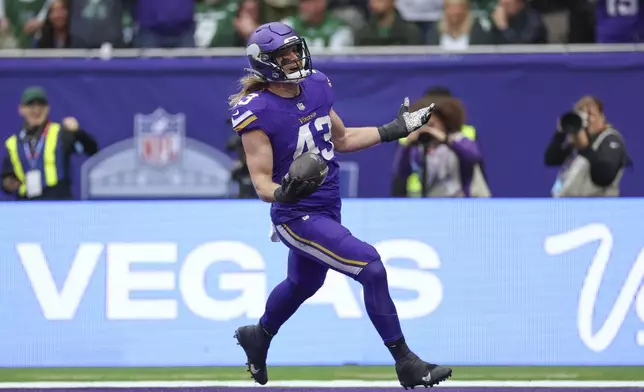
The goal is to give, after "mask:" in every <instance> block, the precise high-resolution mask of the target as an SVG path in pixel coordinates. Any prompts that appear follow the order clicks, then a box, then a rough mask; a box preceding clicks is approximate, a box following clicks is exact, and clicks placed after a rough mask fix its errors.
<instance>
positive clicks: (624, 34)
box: [595, 0, 644, 44]
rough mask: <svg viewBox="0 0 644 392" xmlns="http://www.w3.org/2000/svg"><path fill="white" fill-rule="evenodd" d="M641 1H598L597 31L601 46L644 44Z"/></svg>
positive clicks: (643, 12) (643, 11)
mask: <svg viewBox="0 0 644 392" xmlns="http://www.w3.org/2000/svg"><path fill="white" fill-rule="evenodd" d="M642 5H643V2H642V1H641V0H640V1H639V2H638V0H627V1H615V0H598V1H597V6H596V7H597V8H596V18H595V20H596V22H595V31H596V32H597V42H598V43H600V44H622V43H624V44H626V43H639V42H644V10H642Z"/></svg>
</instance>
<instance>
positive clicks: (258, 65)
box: [246, 22, 313, 83]
mask: <svg viewBox="0 0 644 392" xmlns="http://www.w3.org/2000/svg"><path fill="white" fill-rule="evenodd" d="M248 42H249V44H248V46H247V47H246V55H247V57H248V62H249V65H250V69H247V71H249V72H251V73H253V74H255V75H257V76H259V77H261V78H262V79H264V80H267V81H270V82H281V83H298V82H300V81H301V80H302V79H304V78H306V77H308V76H309V75H311V73H312V72H313V66H312V63H311V53H310V52H309V49H308V47H307V45H306V41H305V40H304V38H301V37H299V36H297V34H296V33H295V30H293V29H292V28H291V27H289V26H287V25H285V24H283V23H277V22H274V23H268V24H265V25H262V26H260V27H258V28H257V30H255V32H254V33H253V34H252V35H251V37H250V39H249V40H248ZM293 64H296V65H297V66H293Z"/></svg>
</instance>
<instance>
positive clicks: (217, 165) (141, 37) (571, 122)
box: [0, 0, 644, 199]
mask: <svg viewBox="0 0 644 392" xmlns="http://www.w3.org/2000/svg"><path fill="white" fill-rule="evenodd" d="M643 2H644V0H0V48H3V49H32V48H41V49H65V48H69V49H98V48H101V49H105V48H107V49H111V48H164V49H170V51H168V52H163V53H165V54H164V55H163V56H162V57H163V58H162V59H156V60H150V59H146V61H145V62H144V61H140V60H139V59H137V58H134V59H130V61H129V62H123V61H117V62H114V63H112V64H104V63H102V66H100V67H99V66H96V63H91V62H73V61H69V62H67V63H65V62H61V61H58V60H57V59H49V60H47V59H45V57H43V56H41V54H43V53H45V54H47V53H53V56H54V57H66V56H71V57H74V56H79V53H81V54H80V56H81V57H83V56H85V55H84V54H83V53H85V52H83V51H80V52H76V51H67V52H65V53H67V54H65V53H63V51H60V50H58V51H53V52H43V51H36V52H35V53H36V56H37V57H40V60H38V61H37V62H28V61H25V59H22V56H23V55H26V54H29V53H27V52H21V51H18V52H14V51H3V53H6V54H7V55H5V56H4V57H6V59H3V60H2V61H0V67H4V68H3V72H0V75H2V76H0V77H2V78H3V80H2V83H1V84H2V85H3V90H4V91H5V92H6V94H5V95H6V96H7V98H5V101H0V103H2V105H0V110H5V112H0V114H2V115H3V118H7V119H11V118H13V117H15V121H14V123H13V125H6V126H5V128H6V129H5V133H6V135H4V136H7V139H6V140H5V147H6V148H5V153H4V157H3V160H2V190H4V192H5V193H7V196H8V197H9V198H14V197H17V198H18V199H34V198H43V199H51V198H53V199H72V198H77V197H78V193H79V190H78V188H79V187H78V186H77V185H74V186H72V183H77V180H75V179H74V180H72V179H73V177H74V175H73V174H72V173H73V172H74V171H76V170H77V169H78V168H80V165H79V164H78V162H76V161H73V160H71V158H70V156H71V155H79V154H81V155H88V156H92V155H95V154H97V153H98V154H99V155H100V154H101V153H103V149H106V150H105V153H104V154H103V155H102V156H101V157H100V160H99V159H95V160H94V162H93V163H92V164H91V165H89V166H88V167H94V166H96V165H98V164H96V163H95V162H98V161H101V162H102V160H105V162H106V163H105V165H106V167H109V170H107V169H100V170H99V169H95V172H96V176H95V177H96V178H92V173H91V170H94V169H88V170H85V171H83V170H81V172H83V173H85V172H87V173H85V174H86V175H85V177H83V178H84V179H83V181H82V187H83V188H82V189H85V188H87V190H86V191H82V192H81V193H83V194H84V195H85V194H87V195H90V194H92V193H94V194H95V195H90V196H91V197H93V198H101V197H102V198H111V197H115V195H116V196H118V197H125V198H127V197H134V196H136V197H151V198H162V197H168V198H173V197H240V198H254V197H256V194H255V191H254V188H253V185H252V183H251V181H250V178H249V173H248V168H247V167H246V163H245V157H244V153H243V148H242V146H241V143H240V139H239V138H238V137H237V136H236V135H235V134H234V132H232V131H231V130H230V124H224V120H223V118H228V117H229V113H227V112H226V110H227V108H223V106H225V99H224V97H225V96H226V94H227V91H228V90H229V88H230V87H231V86H232V85H233V84H234V82H235V80H236V79H237V78H238V77H239V76H240V72H242V68H243V65H241V60H243V59H241V58H240V59H239V60H240V63H235V64H233V63H232V62H231V60H230V58H227V56H230V55H231V53H232V52H231V51H226V50H224V51H210V52H208V53H214V52H217V54H215V55H213V56H211V55H209V54H207V55H206V57H205V58H201V57H197V59H196V60H195V59H192V60H191V59H184V60H182V61H178V60H173V61H168V60H167V59H166V58H165V57H166V56H168V57H173V53H177V52H176V51H173V50H172V49H173V48H242V47H244V46H245V45H246V42H247V39H248V37H249V36H250V35H251V33H252V32H253V31H254V30H255V29H256V28H257V27H258V26H259V25H260V24H263V23H265V22H269V21H282V22H284V23H287V24H289V25H291V26H292V27H294V28H295V29H296V31H298V33H299V34H300V35H301V36H303V37H304V38H305V39H306V42H307V44H308V46H309V48H311V49H312V51H313V52H314V54H315V51H316V49H320V50H323V49H326V51H327V54H329V53H328V52H331V54H336V52H333V50H335V49H337V50H339V51H342V49H344V48H349V47H353V46H363V47H364V46H370V47H372V48H371V49H366V50H363V52H364V51H371V52H372V53H371V55H373V54H377V55H387V54H388V53H387V50H386V49H383V48H382V47H386V46H389V47H391V48H400V47H403V46H424V47H431V46H434V47H436V48H437V49H438V51H439V52H441V53H442V51H445V52H452V51H456V53H457V54H456V55H454V56H452V57H451V60H448V57H449V56H433V55H432V56H425V57H424V58H423V59H421V60H418V59H415V58H414V56H405V55H396V57H395V58H392V59H393V60H394V61H393V62H391V60H392V59H388V60H384V59H382V60H381V59H380V58H378V59H377V60H376V61H375V62H374V59H373V58H372V59H370V60H369V59H367V60H364V61H362V60H358V61H355V59H354V60H350V59H346V58H345V59H344V60H342V58H339V59H338V60H337V61H336V60H334V59H333V58H335V57H336V56H332V59H331V60H329V58H328V57H327V58H326V60H325V61H326V63H325V64H323V65H322V67H321V68H320V69H321V70H323V71H324V72H325V73H328V74H329V75H330V76H331V79H332V80H333V83H334V90H335V91H336V94H337V96H338V97H340V98H339V99H338V102H336V103H337V104H338V105H337V106H338V108H339V109H340V110H345V111H344V112H343V114H344V115H345V116H346V118H347V119H348V122H349V123H355V124H358V125H365V124H367V125H371V124H375V123H377V122H378V121H381V120H382V121H384V120H385V119H386V118H388V116H389V114H388V113H387V112H386V110H384V108H387V107H394V106H395V105H392V104H391V101H393V100H394V98H395V100H396V101H397V100H398V97H399V96H403V95H402V94H405V95H411V96H412V98H414V100H415V101H416V102H415V104H414V105H413V106H415V107H416V108H419V107H423V106H428V105H429V104H431V103H437V105H438V106H437V108H438V109H437V111H436V113H435V115H434V116H433V117H432V122H431V123H430V124H429V125H428V126H427V127H425V128H423V130H422V132H418V133H417V134H415V135H412V136H411V137H410V138H408V139H405V140H401V141H400V143H397V144H396V145H395V151H394V148H392V149H390V150H386V149H384V148H383V149H379V150H377V151H376V152H373V153H365V152H363V153H359V154H356V158H355V161H347V162H343V163H345V167H344V169H346V170H345V171H343V173H345V174H346V176H345V177H344V178H346V181H345V183H343V185H342V187H343V189H344V190H345V191H347V193H346V194H345V195H344V196H345V197H382V196H385V195H387V196H393V197H420V196H426V197H492V196H494V197H536V196H545V195H546V194H549V195H551V196H553V197H572V196H583V197H589V196H592V197H599V196H603V197H611V196H618V195H620V194H621V193H620V184H621V179H622V174H623V173H624V169H625V168H629V167H631V166H633V165H632V164H633V162H632V161H631V157H635V160H636V157H637V155H638V149H641V148H642V146H644V143H640V142H638V140H639V139H640V138H641V136H640V132H639V122H640V121H639V119H638V117H637V112H638V110H639V106H640V105H641V102H642V99H644V98H642V92H643V91H644V85H643V83H644V77H642V76H641V75H642V71H641V70H642V69H644V68H642V67H641V64H643V63H644V58H642V56H641V55H642V51H641V50H638V49H637V48H638V46H636V45H626V46H627V47H628V48H630V49H628V50H623V52H624V53H617V52H614V51H609V53H600V52H599V50H601V51H604V50H606V47H605V46H601V45H590V46H589V47H586V49H583V50H582V52H584V53H576V56H568V52H566V51H567V50H568V49H564V51H563V52H557V53H555V52H553V53H550V54H551V55H548V54H543V53H542V54H539V50H533V48H534V49H536V48H544V47H543V46H541V47H539V46H538V45H533V44H548V43H551V44H580V43H583V44H593V43H597V44H633V43H640V42H642V39H643V38H644V13H642V3H643ZM475 45H479V46H490V45H494V46H495V48H500V47H503V48H506V49H507V48H509V47H508V46H507V45H527V46H526V47H525V48H530V49H529V50H527V52H532V53H530V54H526V55H525V56H524V57H520V56H513V55H499V56H497V57H495V58H492V59H491V58H484V57H471V56H470V57H468V56H462V53H465V52H464V51H467V50H468V49H472V47H473V46H475ZM499 45H506V46H499ZM566 48H568V47H566ZM546 49H548V48H547V47H546ZM595 49H597V50H595ZM418 50H419V48H418V47H416V48H411V49H410V53H421V52H422V49H420V51H418ZM459 51H460V52H459ZM585 51H591V52H593V53H585ZM70 52H73V53H71V54H70ZM187 52H188V53H189V55H190V56H193V54H194V55H196V56H199V55H201V54H204V53H205V51H200V50H196V51H187ZM527 52H526V53H527ZM57 53H60V54H61V55H60V56H58V55H57ZM88 53H89V52H88ZM101 53H102V51H101ZM134 53H136V56H138V55H139V54H141V53H139V52H134ZM586 54H588V56H586ZM218 55H221V56H218ZM234 55H235V56H237V53H235V54H234ZM340 57H342V56H340ZM108 58H109V56H108ZM203 60H206V61H203ZM317 61H318V60H317V59H316V62H317ZM342 61H345V62H346V63H342ZM321 62H322V63H323V62H324V61H321ZM321 62H317V64H318V66H319V64H320V63H321ZM385 64H395V67H397V68H395V72H390V69H389V68H387V66H385ZM165 67H167V68H165ZM429 67H431V69H430V68H429ZM580 67H583V70H582V69H581V68H580ZM110 69H113V70H117V69H118V70H119V72H118V73H110V71H109V70H110ZM393 69H394V68H391V70H393ZM159 70H164V71H159ZM156 71H159V72H162V73H156V74H155V72H156ZM79 72H80V73H82V74H83V75H79ZM358 79H360V80H361V81H362V82H361V83H358V84H356V81H357V80H358ZM29 85H32V87H29V88H27V87H28V86H29ZM432 86H433V87H432ZM25 88H26V89H25ZM452 89H453V90H454V91H455V93H454V94H453V93H452V91H451V90H452ZM23 90H24V91H23ZM45 90H46V91H47V92H45ZM20 91H23V92H22V98H21V100H20V102H19V114H20V116H19V117H21V119H20V118H19V117H18V116H16V115H15V114H14V113H15V102H16V101H15V100H16V97H17V96H18V95H19V94H20ZM553 91H556V94H553ZM124 92H127V93H126V94H124ZM49 94H51V96H50V95H49ZM9 95H11V96H12V97H11V98H9V97H8V96H9ZM50 98H51V100H50ZM0 99H1V98H0ZM461 99H463V101H461ZM604 101H606V104H607V107H608V108H610V109H609V110H608V112H610V113H611V114H610V116H608V115H607V114H605V113H604ZM99 102H100V103H99ZM50 103H51V104H52V106H51V107H52V108H53V110H54V111H53V112H52V115H51V116H50V112H49V110H50ZM464 103H465V105H464ZM518 103H521V104H518ZM465 106H467V108H468V110H465ZM374 107H377V108H379V109H378V110H376V111H374V110H373V108H374ZM345 108H346V109H345ZM380 108H383V110H380ZM98 110H100V113H98V112H97V111H98ZM166 110H168V111H167V112H166ZM499 113H502V116H498V114H499ZM380 116H382V117H383V118H382V119H380ZM132 117H134V129H133V131H134V136H135V137H134V139H132V140H133V141H134V145H135V146H136V151H134V150H132V151H133V152H132V154H131V156H129V155H128V157H129V158H127V159H124V158H119V159H116V158H114V159H113V160H109V159H110V158H109V155H110V154H113V153H114V151H116V150H115V149H114V148H112V147H111V146H112V145H115V146H118V145H120V144H118V143H120V142H121V141H123V140H124V139H126V138H128V137H131V134H132V133H131V132H132V128H133V127H132V121H131V119H132ZM555 117H557V118H558V121H555ZM607 117H610V119H611V121H609V120H608V118H607ZM186 118H188V119H189V120H188V124H189V125H186ZM60 119H63V121H62V122H61V123H60V124H58V123H52V122H51V121H58V120H60ZM526 119H528V120H527V121H526ZM564 119H565V120H566V121H563V120H564ZM19 121H22V125H20V124H19ZM562 121H563V122H562ZM613 121H614V122H613ZM213 122H216V124H215V125H212V124H213ZM555 124H556V125H557V126H555ZM613 124H615V125H613ZM224 127H225V129H226V132H212V129H213V128H215V129H220V128H224ZM186 128H190V132H189V133H190V134H191V135H193V134H194V135H195V136H196V139H198V140H201V141H203V142H205V143H206V145H208V146H212V147H214V148H215V149H217V150H220V151H223V150H227V152H228V155H229V157H222V156H221V155H225V154H219V153H218V152H217V151H211V154H210V156H209V158H208V159H210V161H209V162H208V164H205V163H204V162H205V161H204V160H203V159H205V158H204V157H203V156H201V155H199V154H201V153H200V152H199V151H201V150H200V148H201V147H199V148H197V147H194V146H191V145H190V144H189V143H185V145H184V141H183V140H184V139H183V138H185V134H186ZM517 128H523V133H522V136H521V138H516V137H515V136H516V131H517ZM622 130H624V132H625V136H626V138H625V140H626V141H628V140H631V141H633V140H634V142H631V143H626V141H625V140H624V139H623V138H622V134H621V131H622ZM57 135H62V136H61V137H60V140H61V141H62V142H61V143H58V144H56V143H57V142H54V140H58V136H57ZM46 138H51V139H52V142H51V143H52V144H47V143H48V142H44V140H45V139H46ZM47 140H49V139H47ZM117 142H118V143H117ZM43 143H44V147H43ZM47 146H50V147H51V146H54V147H51V148H48V147H47ZM23 147H24V148H23ZM99 147H100V148H99ZM627 147H629V148H627ZM115 148H116V147H115ZM119 148H120V147H119ZM184 149H187V150H190V149H192V150H193V151H192V153H193V157H192V158H190V159H187V158H185V157H184V158H181V159H183V161H182V163H181V164H179V163H178V162H180V161H181V159H179V157H181V156H183V154H184V151H183V150H184ZM526 149H528V150H529V151H530V153H529V154H528V153H526ZM99 150H100V152H99ZM627 150H630V152H631V153H630V154H629V153H627ZM40 152H42V155H43V156H42V157H41V156H40ZM47 154H49V155H47ZM56 154H58V155H60V157H62V158H63V159H59V158H57V157H58V155H56ZM137 154H138V155H137ZM193 158H194V159H193ZM231 158H232V160H231ZM351 159H354V158H353V156H352V158H351ZM70 162H72V163H73V164H70ZM231 162H234V163H231ZM508 162H513V164H511V165H508ZM36 164H38V165H40V166H38V167H37V169H38V170H31V171H29V167H30V165H31V166H33V167H36ZM48 165H49V166H50V167H49V166H48ZM128 165H129V166H128ZM351 165H354V166H351ZM99 166H100V165H99ZM548 167H549V168H550V169H547V168H548ZM70 168H72V169H74V170H72V169H70ZM358 168H360V171H362V172H363V174H361V175H360V178H361V180H360V181H358V174H357V172H358ZM188 169H190V170H188ZM182 170H183V171H182ZM385 171H389V172H390V173H392V175H391V176H386V175H382V174H379V175H378V176H375V174H374V173H384V172H385ZM555 171H556V174H555ZM27 172H34V173H37V174H39V176H38V177H37V178H28V177H29V176H28V175H27V174H28V173H27ZM225 172H226V173H225ZM88 173H89V174H88ZM32 174H33V173H32ZM228 174H230V176H229V175H228ZM99 175H100V176H104V177H100V176H99ZM99 177H100V178H99ZM626 177H627V178H628V177H629V175H628V174H627V175H626ZM508 178H511V179H512V180H511V181H509V180H508ZM30 181H32V182H33V184H36V185H38V186H37V187H36V188H37V192H36V193H35V194H34V195H30V194H29V192H28V188H29V187H28V183H29V182H30ZM517 181H520V183H518V182H517ZM229 182H232V187H231V186H229V184H228V183H229ZM630 184H631V185H629V184H627V185H628V187H629V188H628V191H627V192H626V194H627V195H641V194H643V192H644V182H642V181H640V180H638V179H633V180H631V182H630ZM358 188H360V191H358ZM92 189H98V190H96V191H93V190H92ZM87 195H85V196H82V197H81V198H87V197H88V196H87Z"/></svg>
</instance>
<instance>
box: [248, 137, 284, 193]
mask: <svg viewBox="0 0 644 392" xmlns="http://www.w3.org/2000/svg"><path fill="white" fill-rule="evenodd" d="M241 140H242V145H243V146H244V153H245V154H246V164H247V165H248V171H249V172H250V178H251V180H252V181H253V186H254V187H255V191H256V192H257V195H258V196H259V198H260V199H262V200H263V201H265V202H267V203H272V202H274V201H275V190H276V189H277V188H279V185H278V184H276V183H274V182H273V148H272V147H271V141H270V140H269V138H268V136H266V134H265V133H264V132H262V131H260V130H255V131H251V132H244V133H243V134H242V136H241Z"/></svg>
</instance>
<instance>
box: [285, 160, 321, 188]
mask: <svg viewBox="0 0 644 392" xmlns="http://www.w3.org/2000/svg"><path fill="white" fill-rule="evenodd" d="M328 173H329V167H328V166H327V164H326V161H325V160H324V159H322V157H321V156H319V155H317V154H313V153H311V152H305V153H304V154H302V155H300V156H299V157H297V158H295V160H294V161H293V163H291V167H289V169H288V174H289V176H290V177H291V178H294V179H297V180H302V181H313V182H314V183H315V184H317V186H320V185H322V183H323V182H324V180H325V179H326V175H327V174H328Z"/></svg>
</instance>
